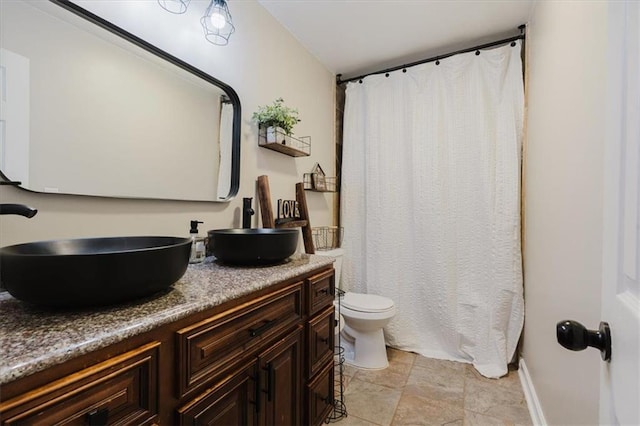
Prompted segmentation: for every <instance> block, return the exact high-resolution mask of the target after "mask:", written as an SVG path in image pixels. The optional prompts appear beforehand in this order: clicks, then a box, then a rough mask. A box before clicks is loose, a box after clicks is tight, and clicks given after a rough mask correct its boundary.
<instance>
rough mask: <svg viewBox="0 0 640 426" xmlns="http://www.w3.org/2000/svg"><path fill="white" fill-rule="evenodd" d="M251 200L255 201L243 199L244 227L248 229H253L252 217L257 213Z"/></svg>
mask: <svg viewBox="0 0 640 426" xmlns="http://www.w3.org/2000/svg"><path fill="white" fill-rule="evenodd" d="M251 200H253V198H243V199H242V227H243V228H247V229H248V228H251V216H253V215H254V214H255V213H256V212H255V211H254V210H253V209H252V208H251Z"/></svg>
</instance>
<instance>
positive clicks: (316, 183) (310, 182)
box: [303, 173, 338, 192]
mask: <svg viewBox="0 0 640 426" xmlns="http://www.w3.org/2000/svg"><path fill="white" fill-rule="evenodd" d="M303 183H304V189H307V190H309V191H316V192H337V191H338V178H337V176H324V175H322V174H320V173H305V174H304V175H303Z"/></svg>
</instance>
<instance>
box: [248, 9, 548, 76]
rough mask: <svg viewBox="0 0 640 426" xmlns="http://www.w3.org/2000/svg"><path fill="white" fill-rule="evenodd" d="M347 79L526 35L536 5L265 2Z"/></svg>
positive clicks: (302, 42)
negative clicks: (522, 32)
mask: <svg viewBox="0 0 640 426" xmlns="http://www.w3.org/2000/svg"><path fill="white" fill-rule="evenodd" d="M258 1H259V2H260V3H261V4H262V6H264V7H265V8H266V9H267V10H268V11H269V13H271V15H273V16H274V17H275V18H276V19H277V20H278V21H279V22H280V23H281V24H282V25H283V26H284V27H285V28H287V29H288V30H289V31H290V32H291V34H293V36H294V37H295V38H296V39H298V41H300V43H301V44H302V45H303V46H305V47H306V48H307V49H308V50H309V51H310V52H311V53H312V54H313V55H314V56H315V57H317V58H318V59H319V60H320V62H322V63H323V64H324V65H325V66H326V67H327V68H328V69H329V70H330V71H332V72H334V73H336V74H340V73H342V74H343V76H342V78H343V79H345V78H348V77H353V76H357V75H360V74H365V73H368V72H372V71H377V70H381V69H384V68H388V67H393V66H399V65H402V64H405V63H410V62H413V61H418V60H421V59H424V58H428V57H432V56H436V55H440V54H445V53H448V52H451V51H455V50H459V49H464V48H468V47H472V46H475V45H478V44H482V43H487V42H491V41H494V40H498V39H500V38H506V37H509V36H512V35H517V34H519V31H518V30H517V27H518V26H519V25H522V24H525V23H527V21H528V19H529V16H530V13H531V9H532V7H533V4H534V2H535V1H536V0H258Z"/></svg>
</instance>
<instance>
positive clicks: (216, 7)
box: [200, 0, 236, 46]
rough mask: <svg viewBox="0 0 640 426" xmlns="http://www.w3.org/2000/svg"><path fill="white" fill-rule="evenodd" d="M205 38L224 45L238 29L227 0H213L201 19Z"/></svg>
mask: <svg viewBox="0 0 640 426" xmlns="http://www.w3.org/2000/svg"><path fill="white" fill-rule="evenodd" d="M200 23H201V24H202V28H203V29H204V36H205V38H206V39H207V40H208V41H209V42H210V43H213V44H217V45H218V46H224V45H226V44H227V43H229V37H230V36H231V34H233V32H234V31H235V30H236V29H235V27H234V26H233V21H232V20H231V14H230V13H229V8H228V7H227V2H226V0H211V3H209V7H208V8H207V11H206V12H205V14H204V16H203V17H202V18H201V19H200Z"/></svg>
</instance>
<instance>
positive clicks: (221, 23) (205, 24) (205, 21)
mask: <svg viewBox="0 0 640 426" xmlns="http://www.w3.org/2000/svg"><path fill="white" fill-rule="evenodd" d="M190 2H191V0H158V4H159V5H160V6H161V7H162V8H163V9H164V10H166V11H167V12H171V13H175V14H181V13H185V12H186V11H187V8H188V7H189V3H190ZM200 23H201V24H202V29H204V37H205V38H206V39H207V41H209V42H210V43H213V44H217V45H218V46H225V45H226V44H228V43H229V37H231V34H233V33H234V31H235V30H236V29H235V27H234V26H233V21H232V20H231V13H229V7H228V6H227V1H226V0H211V2H210V3H209V7H207V10H206V12H205V13H204V16H203V17H202V18H200Z"/></svg>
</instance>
